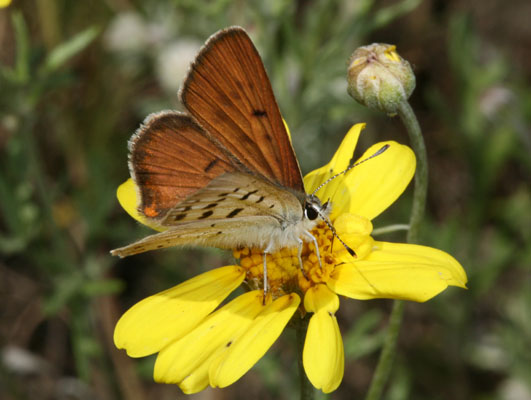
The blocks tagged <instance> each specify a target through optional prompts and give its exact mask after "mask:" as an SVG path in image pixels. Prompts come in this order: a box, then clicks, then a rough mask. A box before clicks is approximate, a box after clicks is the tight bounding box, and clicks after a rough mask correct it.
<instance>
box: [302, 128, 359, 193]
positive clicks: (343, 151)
mask: <svg viewBox="0 0 531 400" xmlns="http://www.w3.org/2000/svg"><path fill="white" fill-rule="evenodd" d="M364 128H365V124H356V125H354V126H353V127H352V128H350V130H349V131H348V132H347V134H346V135H345V138H344V139H343V141H342V142H341V144H340V145H339V147H338V149H337V151H336V153H335V154H334V156H333V157H332V159H331V160H330V162H329V163H328V164H326V165H324V166H323V167H321V168H318V169H316V170H314V171H312V172H310V173H309V174H308V175H306V176H305V177H304V187H305V188H306V191H307V192H308V193H312V192H313V191H314V190H315V189H317V188H318V187H319V185H321V183H323V182H325V181H326V180H327V179H328V178H330V177H332V176H334V175H335V174H338V173H340V172H341V171H344V170H345V169H347V167H348V166H349V163H350V160H352V156H353V155H354V149H355V148H356V144H357V143H358V138H359V136H360V134H361V131H362V130H363V129H364ZM341 184H342V183H341V179H338V178H336V179H333V180H332V181H330V182H329V183H328V184H326V185H325V186H323V187H322V188H321V189H319V191H318V192H317V193H316V195H317V196H318V197H319V198H320V199H321V200H322V201H323V202H325V201H327V200H328V199H329V198H331V197H332V196H333V195H334V193H335V192H336V191H337V189H338V187H340V186H341Z"/></svg>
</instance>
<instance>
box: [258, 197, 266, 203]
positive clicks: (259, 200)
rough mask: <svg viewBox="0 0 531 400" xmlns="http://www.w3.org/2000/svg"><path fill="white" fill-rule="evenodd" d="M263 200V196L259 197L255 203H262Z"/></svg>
mask: <svg viewBox="0 0 531 400" xmlns="http://www.w3.org/2000/svg"><path fill="white" fill-rule="evenodd" d="M264 199H265V197H264V196H260V198H259V199H258V200H257V201H256V204H258V203H261V202H262V201H264Z"/></svg>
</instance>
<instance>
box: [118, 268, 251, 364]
mask: <svg viewBox="0 0 531 400" xmlns="http://www.w3.org/2000/svg"><path fill="white" fill-rule="evenodd" d="M244 278H245V270H244V269H243V268H241V267H239V266H228V267H223V268H218V269H215V270H212V271H208V272H205V273H204V274H201V275H198V276H196V277H195V278H192V279H190V280H188V281H186V282H183V283H181V284H180V285H178V286H175V287H173V288H171V289H168V290H165V291H164V292H161V293H157V294H155V295H153V296H150V297H148V298H146V299H144V300H142V301H141V302H139V303H137V304H135V305H134V306H133V307H131V308H130V309H129V310H128V311H127V312H126V313H125V314H124V315H122V317H121V318H120V320H119V321H118V323H117V324H116V328H115V329H114V343H115V345H116V347H118V348H119V349H126V350H127V354H128V355H129V356H131V357H143V356H147V355H149V354H153V353H156V352H157V351H159V350H160V349H162V348H163V347H164V346H166V345H168V344H169V343H171V342H173V341H175V340H177V339H179V338H180V337H182V336H184V335H186V334H187V333H188V332H189V331H190V330H192V329H193V328H194V327H195V326H196V325H197V324H198V323H199V322H200V321H201V320H202V319H203V318H205V317H206V316H207V315H208V314H210V313H211V312H212V310H214V309H215V308H216V307H217V306H218V305H219V304H220V303H221V302H222V301H223V300H224V299H225V298H226V297H227V296H228V295H229V294H230V293H231V292H232V291H233V290H234V289H236V288H237V287H238V286H239V285H240V284H241V282H242V281H243V279H244Z"/></svg>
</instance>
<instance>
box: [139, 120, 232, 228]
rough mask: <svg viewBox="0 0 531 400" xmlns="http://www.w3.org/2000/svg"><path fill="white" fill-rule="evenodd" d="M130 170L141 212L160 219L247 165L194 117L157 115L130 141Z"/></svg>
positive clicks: (144, 124)
mask: <svg viewBox="0 0 531 400" xmlns="http://www.w3.org/2000/svg"><path fill="white" fill-rule="evenodd" d="M129 150H130V155H129V168H130V170H131V176H132V177H133V179H134V181H135V183H136V185H137V187H138V189H139V194H140V206H139V211H140V212H141V213H142V214H143V215H145V216H146V217H148V218H152V219H160V218H161V217H163V216H164V215H165V214H166V213H167V212H168V211H169V210H171V209H173V208H174V207H175V206H176V205H177V204H178V203H180V202H181V201H183V200H184V199H186V198H187V197H188V196H189V195H190V194H192V193H194V192H196V191H197V190H199V189H201V188H203V187H204V186H206V185H207V184H208V183H209V182H210V181H211V180H213V179H214V178H216V177H217V176H219V175H221V174H223V173H225V172H227V171H234V170H236V169H240V168H242V167H241V166H239V165H238V163H237V161H236V160H234V159H233V157H231V156H230V155H229V154H227V152H226V150H224V149H220V148H219V147H218V146H217V145H216V144H215V143H214V142H213V141H212V140H210V139H209V137H208V136H207V135H206V134H205V133H204V131H203V129H202V128H201V127H200V126H199V125H198V124H197V123H196V122H195V121H194V120H193V119H192V118H191V117H190V116H188V115H186V114H181V113H177V112H171V111H168V112H162V113H158V114H152V115H150V116H149V117H148V118H146V120H145V121H144V123H143V124H142V126H141V127H140V128H139V129H138V131H137V132H136V133H135V135H133V137H132V138H131V140H130V142H129Z"/></svg>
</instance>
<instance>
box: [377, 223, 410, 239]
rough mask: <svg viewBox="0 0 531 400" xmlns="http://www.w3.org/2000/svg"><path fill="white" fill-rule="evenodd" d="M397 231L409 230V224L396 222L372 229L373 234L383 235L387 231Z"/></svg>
mask: <svg viewBox="0 0 531 400" xmlns="http://www.w3.org/2000/svg"><path fill="white" fill-rule="evenodd" d="M397 231H409V225H408V224H394V225H388V226H382V227H381V228H376V229H373V230H372V233H371V236H373V237H374V236H378V235H383V234H385V233H392V232H397Z"/></svg>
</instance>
